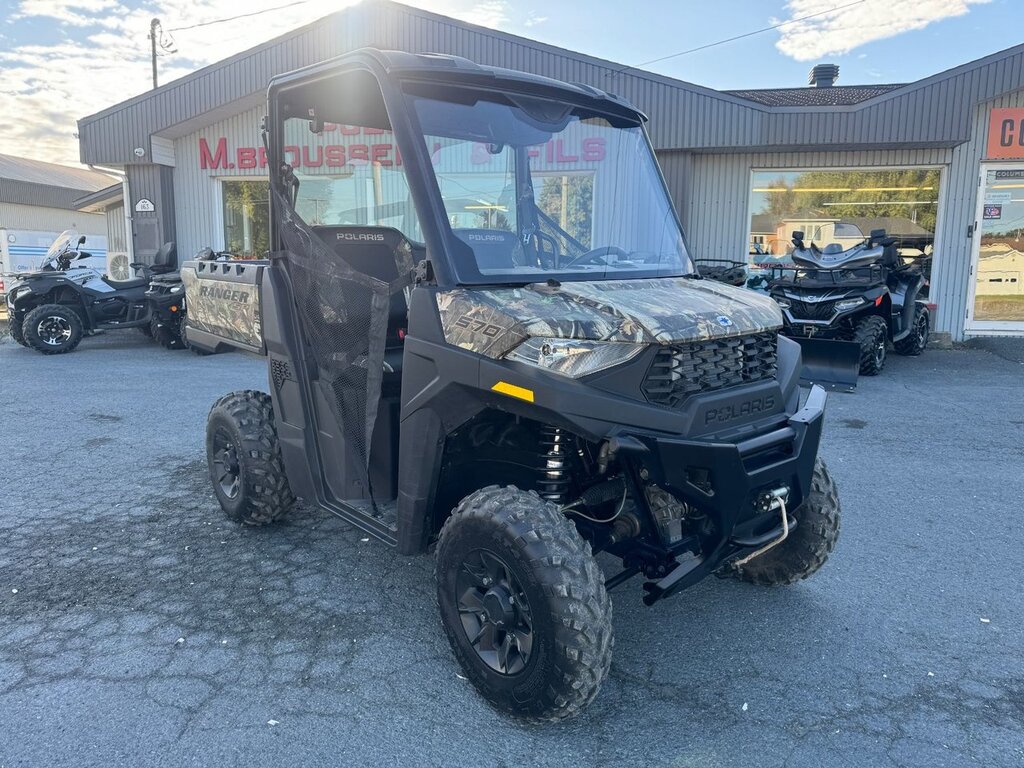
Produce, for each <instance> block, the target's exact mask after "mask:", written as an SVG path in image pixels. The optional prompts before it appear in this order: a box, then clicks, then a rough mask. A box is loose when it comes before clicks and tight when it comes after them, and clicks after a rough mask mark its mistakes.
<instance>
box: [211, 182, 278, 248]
mask: <svg viewBox="0 0 1024 768" xmlns="http://www.w3.org/2000/svg"><path fill="white" fill-rule="evenodd" d="M267 189H268V188H267V182H266V181H262V180H259V181H256V180H253V181H249V180H244V181H243V180H224V181H222V182H221V191H222V193H223V199H224V249H225V250H226V251H228V253H232V254H234V255H235V256H239V257H242V258H249V259H258V258H263V257H264V256H265V255H266V253H267V252H268V251H269V250H270V209H269V200H268V195H267Z"/></svg>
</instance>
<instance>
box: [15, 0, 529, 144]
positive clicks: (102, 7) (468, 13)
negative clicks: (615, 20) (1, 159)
mask: <svg viewBox="0 0 1024 768" xmlns="http://www.w3.org/2000/svg"><path fill="white" fill-rule="evenodd" d="M355 2H356V0H334V2H331V3H330V4H329V6H328V7H325V5H327V4H325V3H321V2H316V1H315V2H309V3H305V4H303V5H298V6H295V7H293V8H286V9H282V10H278V11H274V12H273V13H272V14H267V15H266V16H258V17H255V18H249V19H240V20H238V21H234V22H228V23H225V24H213V25H210V26H205V27H199V28H197V29H182V30H180V31H177V32H171V33H170V35H171V37H172V38H173V42H174V47H175V48H176V49H177V51H178V53H176V54H168V55H162V56H161V57H160V58H159V60H158V66H159V70H160V83H161V84H163V83H167V82H170V81H171V80H174V79H177V78H179V77H182V76H184V75H186V74H188V73H189V72H192V71H194V70H196V69H198V68H199V67H203V66H206V65H207V64H212V63H214V62H217V61H220V60H222V59H224V58H226V57H228V56H231V55H232V54H235V53H238V52H240V51H243V50H245V49H246V48H250V47H252V46H254V45H257V44H259V43H261V42H264V41H266V40H268V39H270V38H272V37H274V36H276V35H278V34H282V33H284V32H286V31H288V30H291V29H294V28H295V27H298V26H300V25H302V24H308V23H310V22H312V21H314V20H316V19H318V18H321V17H323V16H326V15H328V14H329V13H332V12H335V11H337V10H340V9H342V8H345V7H347V6H350V5H353V4H355ZM128 3H129V0H22V1H21V2H20V3H19V4H18V5H17V7H16V8H15V10H14V12H13V13H11V15H10V17H9V19H8V21H13V22H17V21H18V20H26V19H45V20H50V21H52V22H55V26H56V27H57V28H58V29H60V30H61V31H62V32H63V35H62V37H63V38H64V39H62V40H60V41H58V42H54V43H53V44H46V45H43V44H35V43H30V42H20V41H17V40H12V37H14V36H13V35H10V34H8V36H7V38H6V40H5V42H4V44H3V45H2V46H0V115H3V116H4V119H3V120H2V121H0V152H2V153H5V154H13V155H22V156H26V157H32V158H36V159H39V160H47V161H50V162H58V163H77V162H78V142H77V140H76V139H75V131H76V130H77V125H76V122H77V120H78V118H80V117H83V116H84V115H89V114H92V113H94V112H98V111H100V110H102V109H104V108H106V107H109V106H111V105H113V104H116V103H118V102H121V101H124V100H125V99H128V98H131V97H132V96H135V95H138V94H140V93H143V92H144V91H146V90H147V89H149V88H150V87H151V72H150V52H149V40H148V35H149V23H150V20H151V19H152V18H154V17H156V18H159V19H161V20H162V21H163V26H164V28H165V29H167V30H172V29H175V28H178V27H187V26H191V25H193V24H199V23H202V22H207V21H213V20H216V19H223V18H227V17H230V16H234V15H237V14H239V13H247V12H252V11H258V10H261V9H263V8H273V7H276V6H280V5H282V4H283V3H282V0H250V2H249V3H247V4H246V5H245V6H244V7H243V6H240V4H239V3H238V2H237V0H151V1H150V2H148V3H146V5H145V7H144V8H138V7H130V6H129V4H128ZM413 4H416V5H421V6H423V7H425V8H428V9H429V10H433V11H436V12H438V13H443V14H447V15H450V16H457V17H459V18H462V19H464V20H466V21H470V22H472V23H474V24H480V25H483V26H489V27H502V26H505V25H507V24H509V23H510V21H509V16H510V13H509V7H508V3H507V2H504V0H485V1H484V2H479V0H418V2H417V0H413ZM523 16H525V14H523ZM270 20H272V23H270ZM14 28H16V27H14ZM7 29H8V31H9V30H10V29H12V27H8V28H7Z"/></svg>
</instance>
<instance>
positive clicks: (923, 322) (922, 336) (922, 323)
mask: <svg viewBox="0 0 1024 768" xmlns="http://www.w3.org/2000/svg"><path fill="white" fill-rule="evenodd" d="M917 343H918V345H919V346H920V347H921V348H922V349H924V345H925V344H927V343H928V319H927V318H925V317H924V316H922V317H921V319H920V320H918V321H917Z"/></svg>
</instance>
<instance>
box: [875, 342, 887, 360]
mask: <svg viewBox="0 0 1024 768" xmlns="http://www.w3.org/2000/svg"><path fill="white" fill-rule="evenodd" d="M884 362H885V336H879V337H878V341H877V342H876V343H875V365H877V366H881V365H882V363H884Z"/></svg>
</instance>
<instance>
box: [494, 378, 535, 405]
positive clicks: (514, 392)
mask: <svg viewBox="0 0 1024 768" xmlns="http://www.w3.org/2000/svg"><path fill="white" fill-rule="evenodd" d="M491 389H492V390H494V391H495V392H501V394H503V395H508V396H509V397H518V398H519V399H520V400H525V401H526V402H528V403H532V402H533V390H532V389H527V388H526V387H517V386H516V385H515V384H509V383H508V382H507V381H499V382H498V383H497V384H495V385H494V386H493V387H491Z"/></svg>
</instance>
